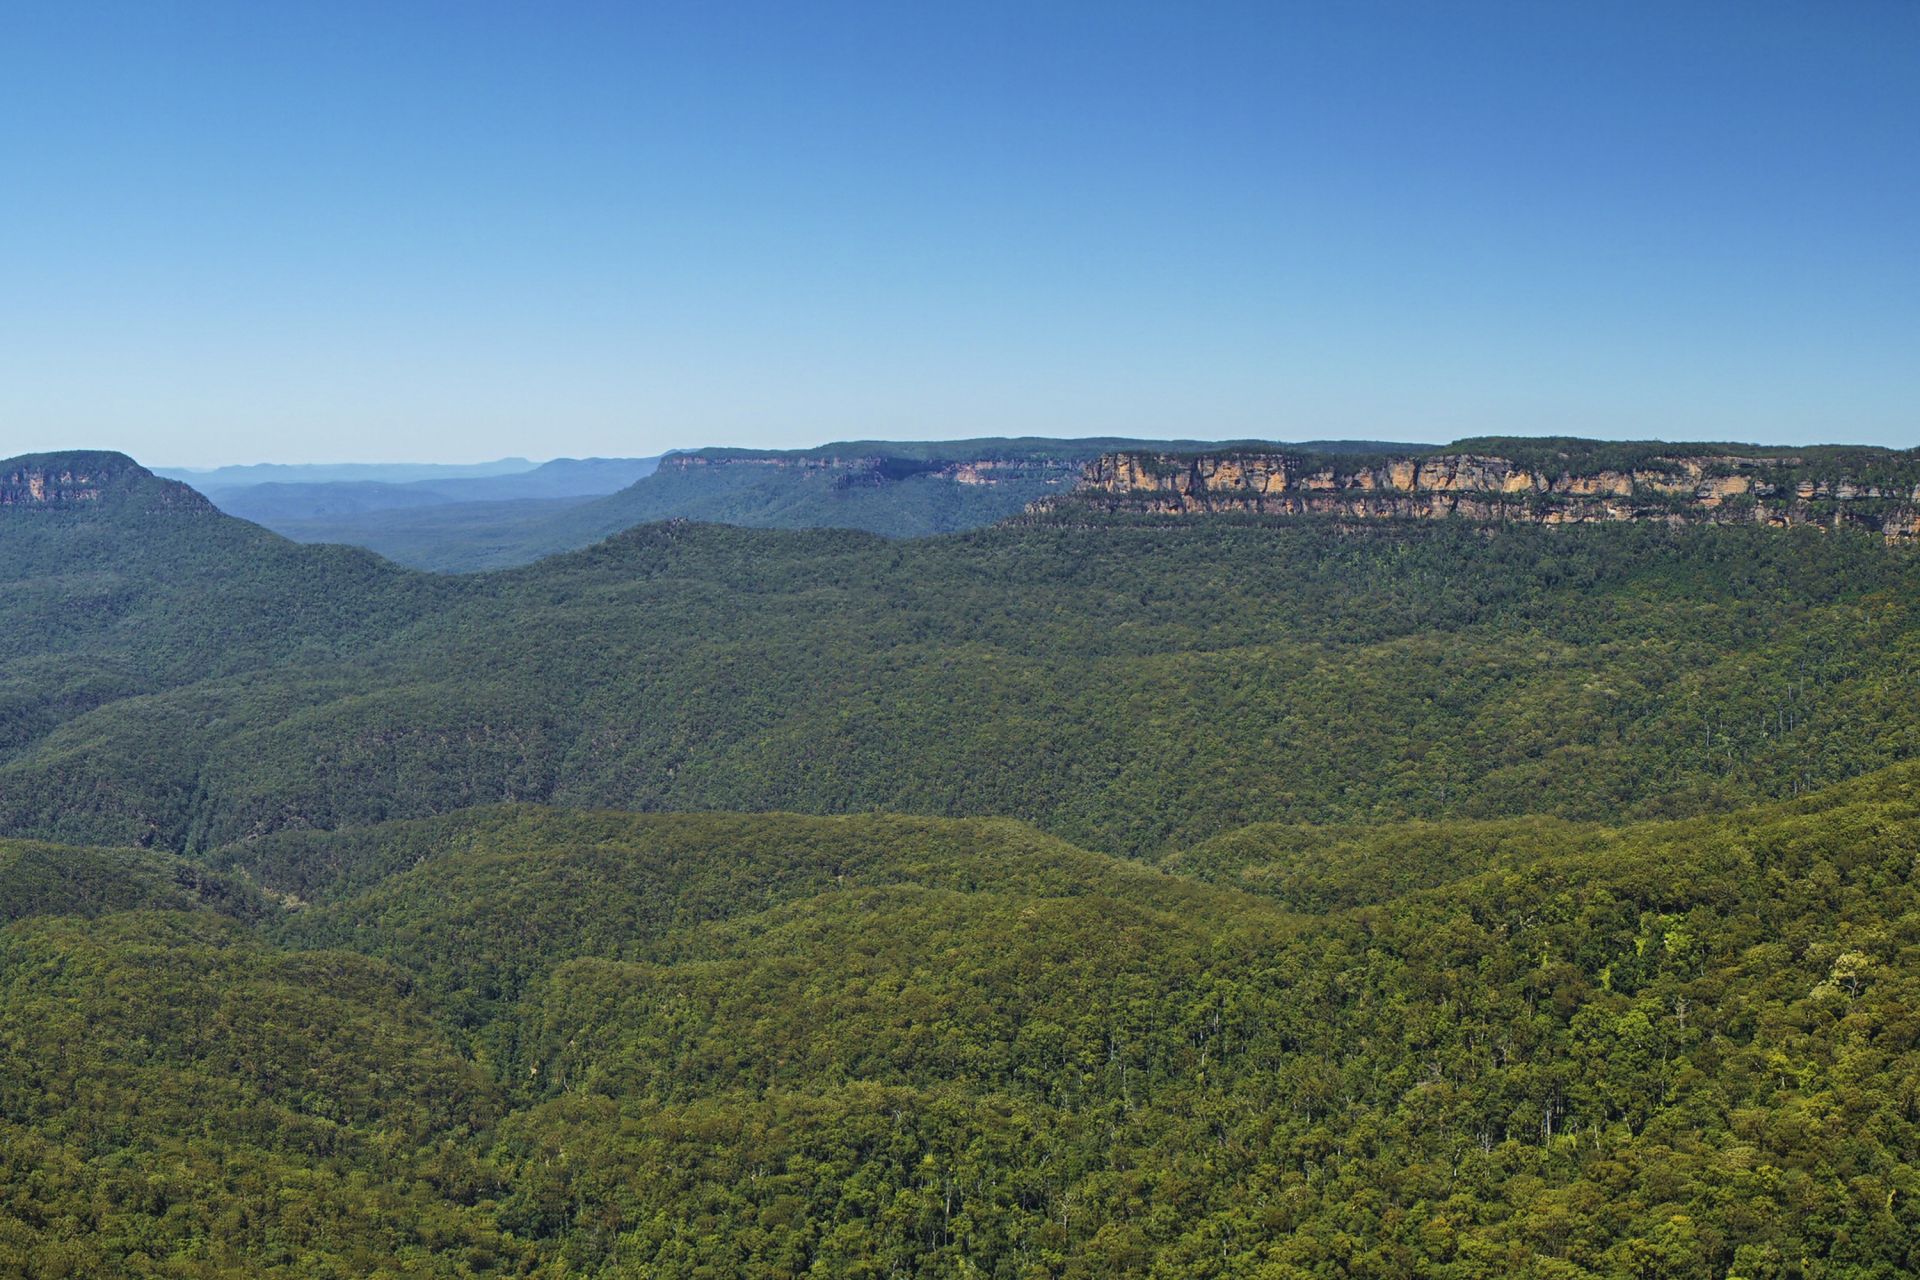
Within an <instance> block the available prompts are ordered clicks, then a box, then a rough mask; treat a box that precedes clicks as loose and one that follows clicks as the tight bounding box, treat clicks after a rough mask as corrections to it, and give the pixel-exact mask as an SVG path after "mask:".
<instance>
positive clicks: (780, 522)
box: [160, 437, 1423, 572]
mask: <svg viewBox="0 0 1920 1280" xmlns="http://www.w3.org/2000/svg"><path fill="white" fill-rule="evenodd" d="M1278 447H1282V446H1277V445H1274V444H1271V443H1267V442H1253V441H1243V442H1230V443H1221V442H1205V441H1196V440H1169V441H1151V440H1131V439H1122V438H1118V437H1094V438H1088V439H1075V440H1066V439H1049V438H1039V437H1023V438H1011V439H1007V438H984V439H974V440H944V441H887V440H857V441H844V442H840V443H836V444H827V445H821V446H819V447H817V448H812V449H791V450H750V449H729V448H707V449H694V450H688V451H681V452H675V453H671V454H668V455H667V456H666V457H665V458H664V459H659V458H589V459H583V460H576V459H559V460H556V461H554V462H549V463H545V464H543V465H541V466H539V467H533V466H532V465H531V464H528V469H526V470H521V471H516V472H510V473H501V474H489V475H484V476H471V475H446V476H423V477H415V478H410V479H405V480H401V479H396V478H394V477H391V476H386V475H384V474H376V473H378V472H381V471H382V469H380V468H368V469H367V470H366V471H365V472H362V471H357V470H355V469H353V468H351V467H331V468H316V469H314V474H312V475H310V476H308V475H305V474H304V469H302V468H263V467H236V468H224V469H222V470H221V471H220V472H209V473H187V472H181V471H177V470H175V471H163V472H161V473H160V474H164V475H171V476H173V477H175V478H178V479H181V480H184V481H186V482H187V483H189V484H192V485H193V486H194V487H195V488H198V489H199V490H200V491H201V492H202V493H205V494H206V495H207V496H208V497H209V498H211V499H212V500H213V501H214V503H215V504H216V505H218V506H219V507H220V509H221V510H223V511H225V512H227V513H228V514H230V515H237V516H240V517H242V518H244V519H247V520H252V521H254V522H255V523H257V524H261V525H265V526H266V527H267V528H270V529H272V530H274V531H275V532H277V533H281V534H284V535H285V536H287V537H289V538H292V539H294V540H295V541H297V542H337V543H345V544H347V545H350V546H362V547H367V548H369V549H370V550H373V551H377V552H379V553H380V554H381V555H383V556H386V557H387V558H388V559H390V560H393V561H394V562H396V563H398V564H404V565H408V566H410V567H412V568H418V569H432V570H439V571H443V572H471V571H476V570H484V569H500V568H508V567H511V566H514V565H520V564H527V563H530V562H532V561H534V560H537V559H539V558H541V557H542V556H547V555H553V554H555V553H557V552H561V551H571V550H574V549H576V548H579V547H585V546H590V545H592V544H593V543H595V542H598V541H600V540H601V539H603V538H607V537H610V536H612V535H613V534H616V533H618V532H620V531H621V530H623V529H628V528H631V527H633V526H634V525H636V524H644V523H646V522H648V521H651V520H671V519H685V520H703V521H710V522H713V523H718V524H737V525H742V526H746V527H750V528H783V529H797V528H843V529H864V530H867V531H868V532H871V533H879V534H883V535H885V536H887V537H921V536H926V535H929V534H937V533H954V532H959V531H961V530H965V529H973V528H978V527H980V526H982V525H988V524H993V523H995V522H996V521H999V520H1004V519H1007V518H1008V517H1010V516H1015V515H1018V514H1019V513H1020V512H1021V511H1023V510H1024V509H1025V508H1026V507H1027V506H1028V505H1029V504H1030V503H1032V502H1034V501H1036V500H1038V499H1041V498H1045V497H1048V496H1050V495H1056V494H1060V493H1064V492H1066V491H1067V490H1069V489H1071V488H1072V487H1073V486H1074V485H1075V484H1076V483H1077V482H1078V480H1079V477H1080V475H1081V472H1082V471H1083V470H1084V469H1085V467H1086V466H1087V465H1088V464H1089V463H1091V462H1093V461H1094V460H1095V459H1097V458H1100V457H1102V456H1105V455H1107V454H1111V453H1114V452H1116V451H1121V450H1204V449H1212V450H1221V449H1226V450H1240V449H1273V448H1278ZM1284 447H1286V448H1291V449H1300V450H1311V451H1314V452H1316V453H1326V454H1331V455H1344V454H1347V453H1351V452H1356V451H1358V452H1362V453H1369V452H1378V451H1382V450H1387V451H1395V450H1397V451H1405V450H1409V449H1418V448H1422V447H1423V446H1419V445H1404V444H1389V443H1383V442H1378V441H1314V442H1309V443H1306V444H1300V445H1288V446H1284ZM515 461H518V460H513V459H509V460H505V461H503V462H501V463H492V464H485V465H486V466H488V467H504V466H507V465H509V464H510V463H512V462H515ZM402 470H407V471H409V472H411V471H418V470H420V468H408V469H402ZM451 470H466V469H464V468H453V469H451ZM282 473H285V474H282ZM296 473H299V474H296ZM263 477H266V478H264V479H263ZM235 481H238V483H235Z"/></svg>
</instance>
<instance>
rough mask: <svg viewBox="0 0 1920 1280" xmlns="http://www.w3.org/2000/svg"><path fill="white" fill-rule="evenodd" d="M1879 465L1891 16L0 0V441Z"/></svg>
mask: <svg viewBox="0 0 1920 1280" xmlns="http://www.w3.org/2000/svg"><path fill="white" fill-rule="evenodd" d="M1509 432H1511V433H1547V432H1551V433H1570V434H1583V435H1599V436H1612V437H1665V438H1669V439H1703V438H1704V439H1735V440H1753V441H1761V442H1788V443H1792V442H1807V441H1814V440H1844V441H1858V442H1873V443H1884V444H1893V445H1900V446H1913V445H1920V3H1915V2H1914V0H1727V2H1725V3H1716V2H1714V0H1678V2H1676V0H1655V2H1649V3H1629V2H1626V0H1585V2H1582V3H1574V2H1571V0H1568V2H1565V3H1560V2H1551V0H1513V2H1512V3H1471V2H1462V3H1448V2H1445V0H1408V2H1406V3H1385V2H1373V3H1370V2H1367V0H1360V2H1358V3H1355V2H1351V0H1341V2H1339V3H1334V2H1333V0H1328V2H1327V3H1319V4H1300V5H1296V4H1287V3H1281V2H1280V0H1267V2H1266V3H1255V4H1245V5H1236V4H1207V3H1176V2H1172V0H1169V2H1168V3H1164V4H1152V5H1141V4H1130V3H1124V2H1117V0H1098V2H1095V3H1086V4H1067V3H1059V2H1049V0H1026V2H1024V3H1010V4H999V3H987V2H980V0H964V2H963V0H951V2H949V3H937V4H921V3H913V2H910V0H905V2H903V0H893V2H890V3H876V4H861V5H846V4H818V3H798V2H792V0H789V2H785V3H767V4H736V3H728V2H726V0H705V2H702V3H691V4H686V5H677V4H644V3H617V4H604V5H602V4H583V3H563V2H558V0H540V2H536V0H524V2H521V3H512V4H491V3H482V2H475V0H462V2H460V3H449V4H444V5H441V4H433V3H425V2H420V0H401V2H395V0H380V2H378V3H366V4H360V3H352V2H350V0H326V2H325V3H317V4H300V3H295V2H293V0H272V2H271V3H260V2H259V0H244V2H243V3H235V4H230V5H229V4H214V3H187V2H183V0H168V2H163V3H155V2H154V0H135V2H131V3H124V4H111V3H88V2H86V0H71V2H70V0H0V456H5V455H7V454H11V453H15V452H20V451H23V450H27V449H40V448H64V447H80V446H90V447H105V448H119V449H125V450H127V451H129V452H131V453H134V454H135V455H136V456H138V457H140V458H142V459H143V460H146V461H149V462H152V463H169V464H208V463H217V462H253V461H317V460H340V459H364V460H400V459H409V460H442V461H460V460H472V459H478V458H484V457H491V456H497V455H502V454H522V455H526V456H530V457H535V458H543V457H551V456H556V455H563V454H573V455H582V454H631V455H637V454H647V453H655V452H658V451H660V450H662V449H664V448H669V447H675V446H692V445H698V444H703V443H717V444H743V445H756V446H767V445H801V444H811V443H816V442H820V441H823V440H828V439H835V438H847V437H895V438H915V437H918V438H932V437H942V436H954V435H989V434H992V435H1002V434H1023V433H1037V434H1050V435H1093V434H1131V435H1148V436H1155V435H1175V436H1186V437H1248V436H1261V437H1268V438H1278V439H1303V438H1312V437H1328V436H1365V437H1372V438H1387V439H1405V440H1446V439H1451V438H1454V437H1456V436H1461V435H1468V434H1481V433H1509Z"/></svg>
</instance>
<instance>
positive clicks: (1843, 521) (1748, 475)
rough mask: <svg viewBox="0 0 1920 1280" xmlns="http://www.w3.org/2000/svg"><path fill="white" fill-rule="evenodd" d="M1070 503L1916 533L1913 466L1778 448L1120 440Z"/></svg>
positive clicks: (1065, 502)
mask: <svg viewBox="0 0 1920 1280" xmlns="http://www.w3.org/2000/svg"><path fill="white" fill-rule="evenodd" d="M1905 456H1906V455H1897V454H1892V453H1888V454H1887V455H1886V457H1887V458H1888V459H1890V460H1896V461H1897V460H1899V459H1902V458H1904V457H1905ZM1879 469H1880V470H1882V471H1884V472H1888V473H1889V474H1895V475H1899V473H1900V472H1901V471H1903V470H1905V468H1904V467H1902V466H1899V465H1888V466H1882V467H1880V468H1879ZM1076 508H1077V509H1081V510H1088V509H1091V510H1100V511H1132V512H1145V513H1155V514H1167V515H1190V514H1202V513H1209V512H1241V513H1249V514H1259V515H1283V516H1287V515H1323V516H1335V517H1340V518H1343V519H1349V520H1371V519H1433V518H1439V517H1447V516H1453V517H1459V518H1463V519H1467V520H1473V521H1484V522H1489V523H1492V522H1501V521H1515V522H1521V523H1531V524H1583V523H1592V522H1602V521H1632V520H1641V521H1659V522H1662V523H1666V524H1674V525H1684V524H1691V523H1711V524H1760V525H1767V526H1771V527H1775V528H1786V527H1788V526H1793V525H1816V526H1819V527H1822V528H1834V527H1841V526H1852V527H1863V528H1869V529H1875V530H1878V531H1879V532H1881V533H1882V534H1884V535H1885V537H1886V538H1887V540H1888V541H1890V542H1895V541H1897V542H1906V541H1914V540H1920V483H1914V477H1913V476H1912V475H1899V479H1898V480H1897V481H1894V480H1880V481H1873V482H1869V481H1862V480H1855V479H1851V478H1849V477H1848V476H1846V475H1843V474H1830V473H1827V472H1825V471H1823V470H1821V469H1820V468H1819V467H1818V465H1817V464H1815V463H1812V462H1809V461H1808V460H1807V459H1804V458H1801V457H1797V456H1793V455H1782V454H1769V455H1767V456H1754V457H1748V456H1741V455H1737V454H1703V455H1675V456H1671V457H1659V456H1655V457H1651V458H1648V459H1646V460H1644V461H1643V462H1642V463H1640V464H1639V465H1636V466H1632V467H1626V468H1597V469H1591V470H1582V469H1577V468H1574V467H1554V466H1533V465H1523V464H1521V463H1519V462H1516V461H1514V460H1513V459H1510V458H1504V457H1497V456H1492V455H1486V454H1474V453H1431V454H1421V455H1416V456H1408V457H1401V458H1385V459H1370V460H1366V461H1354V462H1346V463H1343V462H1342V461H1341V460H1338V459H1328V458H1325V457H1314V456H1312V455H1297V454H1287V453H1222V454H1213V455H1204V454H1203V455H1170V454H1128V453H1119V454H1108V455H1106V456H1104V457H1101V458H1098V459H1096V460H1095V461H1094V462H1092V463H1091V464H1089V465H1088V466H1087V468H1086V470H1085V471H1084V472H1083V473H1082V475H1081V478H1080V483H1079V485H1078V486H1077V487H1076V488H1075V489H1074V491H1073V492H1072V493H1071V494H1068V495H1063V496H1061V497H1059V498H1043V499H1041V500H1040V501H1039V502H1036V503H1035V504H1033V508H1032V509H1033V510H1035V511H1043V512H1044V511H1071V510H1073V509H1076Z"/></svg>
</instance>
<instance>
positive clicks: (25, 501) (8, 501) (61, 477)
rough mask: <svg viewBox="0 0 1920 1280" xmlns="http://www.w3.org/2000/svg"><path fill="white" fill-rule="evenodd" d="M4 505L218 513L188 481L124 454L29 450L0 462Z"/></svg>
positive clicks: (0, 491) (0, 503)
mask: <svg viewBox="0 0 1920 1280" xmlns="http://www.w3.org/2000/svg"><path fill="white" fill-rule="evenodd" d="M0 507H5V508H11V509H13V510H15V511H20V512H34V511H46V512H56V511H85V510H93V509H105V508H117V509H118V508H125V507H132V508H134V509H137V510H144V511H170V512H183V513H187V514H194V515H213V514H217V513H216V511H215V509H214V506H213V504H212V503H210V502H208V501H207V500H206V499H205V498H204V497H202V496H201V495H200V494H199V493H197V492H195V491H194V490H193V489H191V488H189V487H188V486H186V485H184V484H181V483H179V482H178V481H174V480H163V479H161V478H160V477H158V476H156V475H154V474H153V473H152V472H151V471H148V470H147V469H146V468H145V467H143V466H141V465H140V464H139V463H137V462H135V461H134V460H133V459H132V458H129V457H128V456H127V455H126V454H124V453H108V452H99V451H74V452H69V453H30V454H25V455H23V456H21V457H17V458H8V459H6V460H5V461H0Z"/></svg>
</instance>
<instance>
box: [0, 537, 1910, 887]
mask: <svg viewBox="0 0 1920 1280" xmlns="http://www.w3.org/2000/svg"><path fill="white" fill-rule="evenodd" d="M27 523H31V520H29V521H27ZM73 523H74V524H75V525H76V526H81V525H82V524H83V522H82V521H80V520H79V519H76V520H75V521H74V522H73ZM109 523H111V522H105V521H102V520H97V519H96V520H93V521H92V522H91V523H85V525H84V528H76V530H75V532H77V533H85V535H86V537H85V538H84V539H82V540H81V545H82V546H83V548H84V553H79V552H76V553H73V554H68V553H66V552H64V551H60V550H56V549H49V550H47V551H45V552H44V553H42V552H39V551H37V550H36V547H37V545H38V544H39V543H40V542H43V541H49V540H53V534H54V533H55V532H56V531H55V530H53V529H52V528H50V527H36V528H33V529H31V530H29V533H30V534H31V535H38V536H29V537H28V538H26V539H24V540H18V542H17V543H16V540H15V539H13V538H11V537H10V538H9V539H8V540H7V541H5V542H4V543H0V579H4V580H5V581H7V582H8V583H9V584H10V586H9V589H10V590H18V591H20V592H21V593H23V595H24V597H25V598H26V599H27V600H28V601H29V602H30V607H29V609H28V610H27V611H26V612H25V613H24V614H21V615H18V616H17V620H16V621H15V622H14V623H13V624H12V625H10V626H9V628H8V629H7V636H6V639H5V641H4V642H3V643H0V650H3V651H4V656H5V659H6V662H5V666H4V668H3V669H0V671H3V672H4V674H0V698H3V699H4V702H0V706H4V708H5V711H4V715H0V726H4V734H0V744H4V745H3V746H0V751H4V755H0V831H10V832H13V833H15V834H20V835H32V836H39V837H43V838H51V839H60V840H68V841H76V842H105V843H113V844H138V845H153V846H157V847H162V848H168V849H173V850H176V851H189V850H198V849H206V848H211V847H214V846H217V845H221V844H225V843H228V842H230V841H232V840H235V839H240V838H243V837H246V836H249V835H253V834H259V833H264V832H267V831H272V830H275V829H278V828H280V827H283V826H289V825H292V826H318V827H327V828H331V827H338V826H345V825H352V824H359V823H366V822H374V821H382V820H386V819H392V818H403V817H418V816H426V815H429V814H432V813H437V812H446V811H450V810H453V809H458V808H463V807H466V806H470V805H474V804H483V803H491V802H495V801H502V800H516V801H537V802H544V803H559V804H567V805H596V806H606V807H616V808H626V809H640V810H702V809H749V810H766V809H787V810H796V811H802V812H813V813H837V812H860V811H867V810H873V809H891V810H900V811H909V812H918V813H929V814H937V815H945V816H968V815H994V816H1007V817H1018V818H1022V819H1025V820H1027V821H1030V822H1033V823H1035V824H1036V825H1038V826H1040V827H1042V828H1043V829H1045V830H1048V831H1050V832H1053V833H1054V834H1057V835H1060V836H1062V837H1064V838H1066V839H1069V840H1072V841H1074V842H1076V843H1079V844H1081V845H1084V846H1087V847H1092V848H1099V849H1104V850H1108V851H1112V852H1117V853H1126V854H1132V855H1136V856H1153V855H1156V854H1158V853H1161V852H1164V851H1167V850H1169V849H1172V848H1174V847H1185V846H1189V845H1192V844H1195V843H1197V842H1199V841H1201V840H1203V839H1206V838H1208V837H1211V836H1214V835H1218V834H1221V833H1224V832H1226V831H1230V830H1232V829H1234V828H1236V827H1241V826H1245V825H1248V824H1250V823H1254V822H1266V821H1291V822H1312V823H1325V822H1350V821H1355V820H1365V821H1378V820H1398V819H1406V818H1441V817H1483V818H1491V817H1498V816H1502V815H1507V814H1517V813H1550V814H1555V815H1558V816H1561V817H1565V818H1568V819H1572V820H1595V819H1617V818H1619V817H1622V816H1628V817H1636V816H1637V817H1655V816H1677V815H1680V814H1684V813H1693V812H1711V811H1714V810H1715V809H1718V808H1724V807H1726V806H1727V805H1729V804H1735V803H1745V802H1750V801H1756V800H1764V799H1769V798H1778V797H1790V796H1792V795H1794V794H1796V793H1797V792H1799V791H1804V790H1808V789H1810V788H1813V787H1816V786H1819V785H1822V784H1824V783H1826V782H1831V781H1835V780H1838V779H1841V778H1844V777H1848V776H1851V775H1853V774H1857V773H1860V772H1863V771H1865V770H1868V769H1872V768H1876V767H1879V766H1882V765H1885V764H1890V763H1893V762H1895V761H1897V760H1900V759H1903V758H1906V757H1908V756H1910V755H1912V754H1914V750H1915V747H1916V745H1920V741H1917V739H1920V715H1916V714H1915V713H1914V707H1913V699H1912V696H1911V694H1912V683H1911V673H1912V672H1913V671H1914V670H1916V669H1920V641H1917V637H1916V632H1915V629H1914V627H1913V625H1912V619H1913V611H1914V609H1915V608H1916V601H1920V590H1917V589H1916V588H1920V558H1916V557H1913V556H1911V555H1909V554H1905V553H1902V552H1897V551H1895V552H1889V550H1888V549H1887V548H1885V547H1884V546H1882V545H1880V544H1879V543H1878V542H1877V540H1875V539H1873V538H1871V537H1869V536H1866V535H1841V534H1822V533H1819V532H1815V531H1795V532H1792V533H1779V532H1774V531H1769V530H1763V529H1689V530H1682V531H1675V530H1668V529H1664V528H1657V527H1651V526H1639V525H1634V526H1623V527H1612V528H1597V529H1587V530H1580V531H1577V532H1576V531H1572V530H1564V529H1552V528H1515V529H1509V530H1504V531H1502V532H1501V533H1500V534H1499V536H1498V537H1490V536H1488V535H1487V534H1486V533H1485V532H1483V531H1481V530H1477V529H1474V528H1472V527H1469V526H1465V525H1456V524H1451V523H1447V522H1427V523H1420V524H1413V525H1408V526H1388V527H1383V528H1380V529H1378V530H1369V531H1366V532H1363V533H1357V534H1356V533H1352V532H1347V531H1342V530H1339V529H1337V528H1335V527H1332V526H1329V525H1325V524H1321V523H1316V522H1312V521H1304V522H1295V523H1290V524H1289V523H1268V524H1263V523H1258V522H1253V521H1246V522H1240V521H1234V520H1230V519H1223V520H1220V521H1217V522H1200V523H1198V524H1195V523H1188V524H1185V525H1169V524H1154V523H1151V522H1144V523H1127V522H1124V521H1121V522H1072V523H1067V522H1055V523H1047V522H1029V523H1026V524H1016V525H1009V526H997V527H994V528H992V529H987V530H980V531H976V532H973V533H969V534H964V535H956V536H951V537H945V538H934V539H923V540H913V541H887V540H882V539H879V538H876V537H873V536H870V535H865V534H860V533H854V532H842V531H831V530H811V531H796V532H785V531H758V530H745V529H736V528H728V527H722V526H711V525H693V524H666V525H647V526H642V527H640V528H638V529H635V530H632V531H630V532H628V533H626V534H622V535H620V536H618V537H616V538H613V539H611V540H609V541H607V542H605V543H603V544H601V545H599V546H596V547H593V548H590V549H588V550H586V551H582V552H578V553H575V554H572V555H567V556H562V557H557V558H555V559H551V560H547V561H543V562H541V563H539V564H537V565H533V566H529V567H527V568H525V569H520V570H515V571H511V572H506V573H499V574H489V575H480V576H475V577H461V578H455V577H438V576H430V575H420V574H408V573H404V572H401V571H399V570H396V569H393V568H392V567H391V566H387V565H384V564H383V563H382V562H380V561H378V560H376V559H374V558H373V557H371V556H369V555H367V554H365V553H363V552H352V551H347V550H344V549H340V548H300V547H296V546H293V545H291V544H288V543H285V542H283V541H280V540H278V539H274V538H271V537H270V536H269V535H266V534H265V533H264V532H262V531H260V530H257V529H254V528H252V527H251V526H247V525H244V524H241V523H239V522H237V521H227V520H223V519H221V518H220V517H218V516H211V517H209V516H200V515H196V516H185V515H171V514H164V513H163V514H159V515H153V516H150V517H144V518H143V525H142V527H141V528H140V529H139V531H138V533H136V534H132V535H125V536H119V537H118V540H117V541H116V540H115V537H114V536H110V533H111V531H110V530H105V529H97V528H95V527H94V526H97V525H104V524H109ZM113 527H114V528H116V529H117V527H118V526H117V525H115V526H113ZM53 541H59V540H53ZM123 544H124V545H123ZM123 552H124V555H123ZM15 584H17V585H15Z"/></svg>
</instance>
